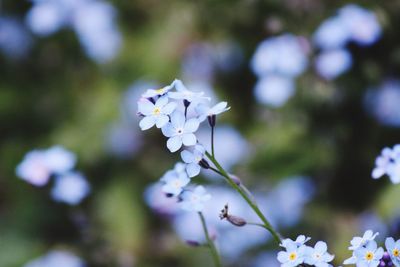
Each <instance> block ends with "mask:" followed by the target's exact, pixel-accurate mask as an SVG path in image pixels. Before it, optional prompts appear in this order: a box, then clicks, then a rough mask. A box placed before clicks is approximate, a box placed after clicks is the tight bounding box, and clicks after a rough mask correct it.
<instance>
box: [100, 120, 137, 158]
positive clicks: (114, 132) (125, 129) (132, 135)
mask: <svg viewBox="0 0 400 267" xmlns="http://www.w3.org/2000/svg"><path fill="white" fill-rule="evenodd" d="M106 146H107V149H108V151H109V152H110V153H112V154H113V155H116V156H118V157H121V158H128V157H130V156H132V155H134V154H135V153H136V152H137V151H138V150H139V149H140V148H141V147H142V135H141V132H140V131H139V130H138V128H137V126H136V125H135V126H133V125H130V124H128V123H127V122H118V123H115V124H113V125H112V126H111V127H110V129H109V130H108V132H107V133H106Z"/></svg>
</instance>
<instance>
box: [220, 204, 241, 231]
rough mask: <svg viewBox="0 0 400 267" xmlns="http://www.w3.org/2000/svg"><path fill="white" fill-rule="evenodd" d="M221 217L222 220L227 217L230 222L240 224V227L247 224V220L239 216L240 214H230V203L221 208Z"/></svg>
mask: <svg viewBox="0 0 400 267" xmlns="http://www.w3.org/2000/svg"><path fill="white" fill-rule="evenodd" d="M219 218H220V219H221V220H223V219H226V220H227V221H228V222H230V223H231V224H233V225H235V226H238V227H242V226H245V225H246V224H247V222H246V220H245V219H243V218H241V217H239V216H235V215H230V214H229V212H228V204H226V205H225V206H224V208H223V209H222V210H221V213H220V214H219Z"/></svg>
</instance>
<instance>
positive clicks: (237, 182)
mask: <svg viewBox="0 0 400 267" xmlns="http://www.w3.org/2000/svg"><path fill="white" fill-rule="evenodd" d="M229 177H230V178H231V179H232V181H233V182H234V183H235V184H236V185H239V186H240V185H241V184H242V181H240V179H239V177H237V176H236V175H234V174H229Z"/></svg>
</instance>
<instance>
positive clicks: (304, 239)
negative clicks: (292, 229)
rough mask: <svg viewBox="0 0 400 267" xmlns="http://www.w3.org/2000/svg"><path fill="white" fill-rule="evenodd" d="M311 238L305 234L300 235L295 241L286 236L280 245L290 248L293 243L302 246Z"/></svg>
mask: <svg viewBox="0 0 400 267" xmlns="http://www.w3.org/2000/svg"><path fill="white" fill-rule="evenodd" d="M310 239H311V238H310V237H306V236H305V235H299V236H298V237H297V238H296V240H295V241H293V240H292V239H290V238H286V239H284V240H282V243H281V244H280V246H281V247H283V248H288V246H291V245H295V246H297V247H300V246H303V245H304V244H305V243H306V242H307V241H309V240H310Z"/></svg>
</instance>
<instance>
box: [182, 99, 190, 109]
mask: <svg viewBox="0 0 400 267" xmlns="http://www.w3.org/2000/svg"><path fill="white" fill-rule="evenodd" d="M183 105H184V106H185V108H188V107H189V105H190V102H189V101H188V100H186V99H184V100H183Z"/></svg>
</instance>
